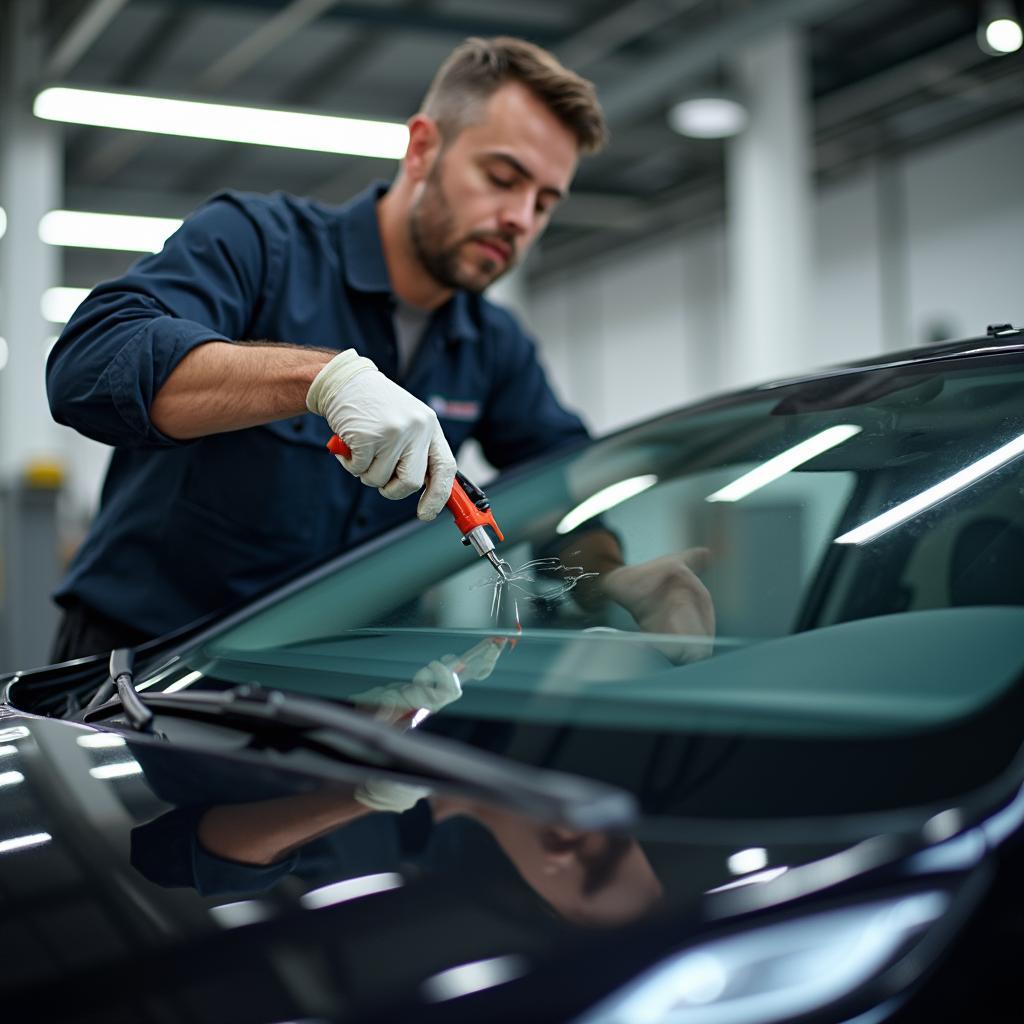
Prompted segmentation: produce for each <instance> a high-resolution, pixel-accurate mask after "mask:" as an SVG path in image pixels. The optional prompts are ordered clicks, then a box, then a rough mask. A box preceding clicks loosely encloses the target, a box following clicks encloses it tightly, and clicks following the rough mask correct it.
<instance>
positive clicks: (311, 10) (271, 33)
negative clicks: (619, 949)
mask: <svg viewBox="0 0 1024 1024" xmlns="http://www.w3.org/2000/svg"><path fill="white" fill-rule="evenodd" d="M336 2H337V0H293V2H292V3H290V4H287V5H286V6H285V7H282V8H281V10H280V11H278V12H277V14H275V15H274V16H273V17H272V18H268V19H267V20H266V21H265V22H263V24H262V25H260V27H259V28H258V29H256V31H255V32H251V33H249V35H247V36H245V37H244V38H243V39H242V40H241V41H240V42H238V43H237V44H236V45H235V46H233V47H232V48H231V49H230V50H228V51H227V52H226V53H224V54H223V55H222V56H221V57H220V58H219V59H218V60H216V61H214V62H213V64H211V65H210V66H209V67H208V68H207V69H206V70H205V71H204V72H203V73H202V74H201V75H199V77H198V78H196V79H195V81H194V82H193V83H192V89H193V91H194V92H205V91H206V90H207V89H209V90H211V91H214V92H215V91H216V90H218V89H223V88H224V86H226V85H230V84H231V83H232V82H235V81H237V80H238V79H239V78H241V77H242V75H244V74H245V73H246V72H247V71H249V70H250V69H251V68H253V67H255V66H256V65H257V64H258V63H259V62H260V61H261V60H262V59H263V58H264V57H266V56H267V54H268V53H270V52H272V51H273V50H275V49H277V47H278V46H280V45H281V44H282V43H283V42H285V40H287V39H290V38H291V37H292V36H293V35H295V34H296V33H297V32H300V31H301V30H302V29H304V28H305V27H306V26H307V25H310V24H312V23H313V22H314V21H317V20H318V19H319V18H321V17H323V16H324V15H325V14H326V13H327V12H328V11H329V10H330V9H331V8H332V7H333V6H334V5H335V3H336Z"/></svg>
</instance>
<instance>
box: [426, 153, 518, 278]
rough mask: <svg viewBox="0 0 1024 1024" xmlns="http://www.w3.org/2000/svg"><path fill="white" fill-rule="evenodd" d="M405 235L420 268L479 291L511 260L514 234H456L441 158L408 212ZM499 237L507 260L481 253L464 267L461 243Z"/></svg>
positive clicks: (500, 273) (484, 232) (475, 232)
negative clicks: (407, 225)
mask: <svg viewBox="0 0 1024 1024" xmlns="http://www.w3.org/2000/svg"><path fill="white" fill-rule="evenodd" d="M409 238H410V240H411V241H412V247H413V251H414V252H415V253H416V258H417V259H418V260H419V261H420V263H421V264H422V266H423V269H424V270H426V272H427V273H428V274H429V275H430V276H431V277H432V278H433V279H434V280H435V281H437V283H438V284H440V285H442V286H444V287H445V288H459V289H463V290H464V291H468V292H473V293H474V294H479V293H480V292H482V291H483V290H484V289H485V288H487V287H488V285H491V284H493V283H494V282H495V281H497V280H498V278H499V277H501V276H502V274H504V273H506V272H507V271H508V270H510V269H511V268H512V266H513V264H514V256H515V238H514V237H510V236H509V235H507V234H503V233H501V232H493V231H492V232H487V231H473V232H470V233H469V234H468V235H463V236H462V237H461V238H459V237H457V236H456V225H455V211H454V209H453V208H452V205H451V203H450V202H449V201H448V197H447V196H446V195H445V193H444V187H443V185H442V184H441V158H438V160H437V161H436V162H435V163H434V166H433V167H432V168H431V170H430V174H429V175H428V176H427V180H426V182H425V183H424V186H423V193H422V194H421V195H420V197H419V199H418V200H417V201H416V203H415V205H414V206H413V207H412V210H411V211H410V212H409ZM494 240H500V241H501V242H502V243H503V244H504V245H505V246H507V248H508V250H509V252H510V254H511V255H510V258H509V260H508V262H506V263H504V264H503V263H502V261H500V260H497V259H488V258H487V257H486V256H484V257H483V258H481V259H478V260H475V261H474V266H473V268H472V269H467V268H466V266H465V261H464V260H463V259H461V253H462V250H463V247H464V246H466V245H467V244H470V243H472V242H474V241H481V242H488V241H494Z"/></svg>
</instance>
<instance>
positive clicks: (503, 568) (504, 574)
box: [487, 551, 512, 581]
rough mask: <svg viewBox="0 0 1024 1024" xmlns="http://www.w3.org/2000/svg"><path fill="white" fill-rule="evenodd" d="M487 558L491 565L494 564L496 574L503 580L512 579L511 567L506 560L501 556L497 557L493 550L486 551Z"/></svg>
mask: <svg viewBox="0 0 1024 1024" xmlns="http://www.w3.org/2000/svg"><path fill="white" fill-rule="evenodd" d="M487 558H488V560H489V561H490V563H491V565H493V566H494V568H495V570H496V571H497V573H498V575H499V576H501V578H502V579H503V580H506V581H507V580H510V579H512V568H511V566H510V565H509V564H508V562H506V561H505V560H504V559H502V558H499V557H498V556H497V555H496V554H495V553H494V552H493V551H488V552H487Z"/></svg>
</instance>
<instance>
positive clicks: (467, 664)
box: [352, 637, 508, 813]
mask: <svg viewBox="0 0 1024 1024" xmlns="http://www.w3.org/2000/svg"><path fill="white" fill-rule="evenodd" d="M507 642H508V641H507V640H506V639H505V638H503V637H487V639H485V640H481V641H480V643H478V644H475V645H474V646H473V647H471V648H470V649H469V650H468V651H466V652H465V653H464V654H462V655H455V654H446V655H444V657H442V658H441V659H439V660H437V661H432V662H430V664H428V665H424V666H423V668H421V669H420V670H419V671H418V672H417V673H416V674H415V675H414V676H413V677H412V680H411V681H410V682H408V683H392V684H390V685H388V686H376V687H374V688H373V689H372V690H367V691H366V692H365V693H359V694H355V695H354V696H353V698H352V699H353V700H354V701H355V703H356V704H357V705H360V706H362V707H365V708H367V709H368V710H372V713H373V715H374V717H375V718H378V719H380V720H382V721H385V722H387V723H388V724H390V725H398V726H403V727H405V728H413V727H415V726H416V725H417V724H418V723H419V721H420V716H422V717H425V716H426V714H432V713H434V712H437V711H440V710H441V709H442V708H443V707H446V706H447V705H448V704H451V703H452V701H455V700H458V699H459V697H461V696H462V684H463V683H467V682H471V681H475V680H482V679H486V678H487V677H488V676H489V675H490V674H491V673H492V672H493V671H494V666H495V665H496V664H497V662H498V658H499V657H500V656H501V652H502V651H503V650H504V649H505V646H506V644H507ZM429 795H430V790H429V789H428V788H427V787H426V786H413V785H409V784H408V783H404V782H394V781H392V780H390V779H386V778H371V779H368V780H367V781H366V782H364V783H362V784H360V786H359V787H358V788H357V789H356V792H355V798H356V800H358V801H359V802H360V803H361V804H362V805H363V806H364V807H369V808H372V809H373V810H375V811H394V812H399V813H400V812H401V811H407V810H409V808H411V807H412V806H413V805H414V804H416V803H417V801H419V800H421V799H423V797H425V796H429Z"/></svg>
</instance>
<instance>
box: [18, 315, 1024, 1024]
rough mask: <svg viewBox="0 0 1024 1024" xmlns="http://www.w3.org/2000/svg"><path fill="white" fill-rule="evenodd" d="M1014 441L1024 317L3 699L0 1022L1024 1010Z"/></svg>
mask: <svg viewBox="0 0 1024 1024" xmlns="http://www.w3.org/2000/svg"><path fill="white" fill-rule="evenodd" d="M1022 455H1024V332H1021V331H1019V330H1014V329H1012V328H993V329H990V331H989V334H988V335H987V336H986V337H984V338H979V339H974V340H970V341H966V342H960V343H950V344H946V345H941V346H932V347H930V348H928V349H925V350H919V351H913V352H909V353H902V354H898V355H892V356H888V357H886V358H884V359H883V358H879V359H877V360H875V361H873V362H871V363H863V364H857V365H851V366H846V367H841V368H838V369H834V370H830V371H827V372H823V373H819V374H816V375H814V376H811V377H807V378H803V379H799V380H792V381H783V382H777V383H772V384H769V385H766V386H763V387H760V388H756V389H751V390H746V391H743V392H741V393H737V394H731V395H727V396H724V397H719V398H715V399H713V400H711V401H708V402H705V403H702V404H700V405H697V406H692V407H690V408H687V409H683V410H681V411H680V412H676V413H673V414H671V415H667V416H662V417H660V418H657V419H654V420H652V421H650V422H647V423H644V424H641V425H639V426H636V427H632V428H630V429H627V430H624V431H622V432H620V433H617V434H614V435H613V436H610V437H607V438H604V439H602V440H598V441H595V442H593V443H591V444H588V445H586V446H584V447H581V448H579V449H576V450H572V451H568V452H563V453H560V454H557V455H555V456H554V457H552V458H549V459H548V460H546V461H543V462H540V463H537V464H535V465H533V466H530V467H526V468H525V469H523V470H522V471H519V472H517V473H515V474H511V475H509V476H508V477H507V478H505V479H503V480H501V481H499V482H498V483H496V484H495V485H494V486H493V487H492V488H490V495H489V496H490V500H491V503H492V507H493V511H494V514H495V516H496V518H497V520H498V522H499V524H500V526H501V528H502V530H503V532H504V534H505V537H506V538H507V541H506V543H504V544H501V545H499V548H498V550H499V552H500V553H501V555H502V557H503V558H504V559H505V560H506V561H507V562H508V563H509V566H510V567H511V570H512V573H513V576H512V579H511V580H508V581H503V580H501V579H500V578H499V576H498V575H496V573H495V572H494V569H493V568H492V566H490V565H489V564H488V563H487V562H486V560H484V559H479V558H477V557H476V556H475V555H474V554H473V552H472V551H471V550H470V549H468V548H465V547H462V546H461V545H460V544H459V543H458V541H459V535H458V533H457V531H456V530H455V529H454V528H453V526H452V524H451V522H450V520H449V521H448V522H445V521H443V519H444V517H442V519H441V520H439V521H437V522H434V523H431V524H427V525H424V524H419V523H410V524H409V525H408V526H406V527H402V528H400V529H398V530H396V531H393V532H391V533H389V534H387V535H385V536H383V537H381V538H379V539H378V540H376V541H374V542H372V543H370V544H368V545H366V546H365V547H364V548H361V549H360V550H358V551H356V552H354V553H351V554H349V555H346V556H344V557H342V558H340V559H338V560H336V561H333V562H330V563H329V564H325V565H322V566H319V567H317V568H316V569H314V570H313V571H312V572H305V573H303V574H302V575H300V576H299V577H298V578H295V579H292V580H291V581H289V582H287V583H285V584H283V585H282V586H280V587H278V588H277V589H275V590H274V591H273V592H272V593H269V594H266V595H264V596H263V597H261V598H260V599H259V600H256V601H254V602H252V603H251V604H249V605H248V606H247V607H245V608H242V609H236V610H234V611H232V612H230V613H229V614H227V615H225V616H223V617H222V618H220V619H219V620H217V621H214V622H206V623H201V624H199V625H197V626H196V627H194V628H192V629H191V630H186V631H184V632H183V633H181V634H179V635H176V636H172V637H168V638H164V639H162V640H160V641H156V642H154V643H151V644H146V645H143V646H142V647H140V648H139V649H138V650H136V651H134V652H131V651H118V652H113V655H112V657H110V658H108V657H107V656H103V657H97V658H90V659H83V660H80V661H77V662H71V663H68V664H66V665H58V666H52V667H49V668H46V669H40V670H34V671H28V672H24V673H19V674H16V675H13V676H9V677H7V678H5V679H3V680H0V694H2V697H3V703H2V705H0V894H2V899H3V913H2V914H0V956H2V964H3V971H2V980H0V1006H2V1007H3V1013H4V1016H5V1019H7V1020H11V1021H14V1020H28V1019H33V1020H44V1021H72V1020H74V1021H103V1022H112V1021H132V1022H148V1021H154V1022H165V1021H166V1022H173V1021H188V1022H202V1021H211V1022H212V1021H216V1022H218V1024H226V1022H234V1021H238V1022H250V1021H251V1022H276V1021H282V1022H283V1021H295V1020H303V1021H320V1020H342V1021H348V1020H352V1021H378V1020H379V1021H384V1020H403V1021H405V1020H409V1021H412V1020H415V1021H435V1020H436V1021H467V1022H469V1021H473V1022H480V1021H517V1022H518V1021H540V1020H557V1021H575V1022H578V1024H618V1022H637V1024H640V1022H660V1021H663V1022H678V1024H748V1022H749V1024H769V1022H773V1021H822V1022H824V1021H828V1022H845V1021H851V1022H852V1021H857V1022H858V1024H867V1022H875V1021H889V1020H892V1021H901V1022H918V1021H929V1022H931V1021H946V1020H955V1021H986V1022H987V1021H1002V1020H1005V1021H1011V1020H1013V1021H1016V1020H1018V1019H1019V1017H1020V1010H1019V1008H1018V1007H1017V1006H1016V1005H1015V1004H1016V980H1017V972H1018V967H1017V965H1018V961H1019V957H1020V955H1021V953H1022V951H1024V903H1022V892H1021V888H1022V882H1021V879H1022V877H1024V872H1022V868H1024V860H1022V855H1021V837H1022V834H1024V832H1022V825H1024V792H1022V784H1024V476H1022V471H1021V469H1022V465H1024V460H1022ZM325 457H326V458H329V457H330V456H329V455H327V454H326V453H325ZM108 676H109V678H108ZM371 807H373V808H375V809H371Z"/></svg>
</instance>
